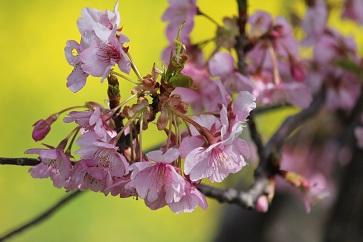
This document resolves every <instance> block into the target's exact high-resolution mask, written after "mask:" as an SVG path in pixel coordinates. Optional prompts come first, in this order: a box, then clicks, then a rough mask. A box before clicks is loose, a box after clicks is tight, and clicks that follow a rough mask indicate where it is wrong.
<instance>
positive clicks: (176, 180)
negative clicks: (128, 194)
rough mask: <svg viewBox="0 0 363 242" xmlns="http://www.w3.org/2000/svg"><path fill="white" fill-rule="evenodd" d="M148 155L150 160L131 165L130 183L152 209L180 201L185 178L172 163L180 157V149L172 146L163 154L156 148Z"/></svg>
mask: <svg viewBox="0 0 363 242" xmlns="http://www.w3.org/2000/svg"><path fill="white" fill-rule="evenodd" d="M146 156H147V157H148V159H149V160H150V162H147V161H146V162H136V163H133V164H132V165H130V167H129V171H131V172H132V173H131V177H130V178H131V183H130V185H131V186H132V187H134V188H135V189H136V191H137V194H138V195H139V196H140V197H141V198H142V199H144V200H145V204H146V205H147V206H148V207H150V208H151V209H158V208H161V207H163V206H165V205H166V204H170V203H172V202H178V201H179V200H180V199H181V198H182V196H183V193H184V186H185V180H184V178H183V177H182V176H181V175H180V174H179V173H178V171H177V169H176V168H175V167H174V166H173V165H172V164H171V163H172V162H173V161H175V160H176V159H177V158H178V157H179V151H178V150H177V149H174V148H172V149H169V150H167V151H166V152H165V153H164V154H163V153H162V151H160V150H155V151H151V152H149V153H147V154H146Z"/></svg>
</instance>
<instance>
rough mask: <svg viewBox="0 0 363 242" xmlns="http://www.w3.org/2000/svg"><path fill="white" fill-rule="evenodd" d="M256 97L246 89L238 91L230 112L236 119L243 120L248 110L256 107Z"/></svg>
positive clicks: (248, 112)
mask: <svg viewBox="0 0 363 242" xmlns="http://www.w3.org/2000/svg"><path fill="white" fill-rule="evenodd" d="M255 101H256V97H255V96H253V95H252V94H251V93H249V92H246V91H241V92H239V93H238V95H237V97H236V98H235V99H234V101H233V106H232V112H233V114H234V115H235V116H236V120H238V121H241V122H244V121H245V120H246V118H247V117H248V115H249V114H250V112H251V111H252V110H253V109H255V108H256V103H255Z"/></svg>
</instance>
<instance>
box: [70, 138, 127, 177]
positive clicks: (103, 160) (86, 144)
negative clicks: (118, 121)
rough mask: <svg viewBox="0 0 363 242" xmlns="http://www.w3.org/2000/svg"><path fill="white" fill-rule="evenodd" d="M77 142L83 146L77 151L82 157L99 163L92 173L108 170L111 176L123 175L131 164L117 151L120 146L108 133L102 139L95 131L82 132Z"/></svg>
mask: <svg viewBox="0 0 363 242" xmlns="http://www.w3.org/2000/svg"><path fill="white" fill-rule="evenodd" d="M76 143H77V144H78V145H79V146H80V147H81V149H79V150H77V151H76V153H77V154H79V155H80V156H81V158H82V159H91V160H92V161H94V162H96V164H97V165H95V166H97V167H96V168H95V169H91V173H92V174H91V175H93V174H94V175H96V173H97V172H101V173H102V174H105V173H104V172H106V173H107V174H108V175H109V176H111V177H122V176H123V175H124V174H125V173H127V168H128V166H129V164H128V162H127V161H126V158H125V157H124V156H123V155H122V154H120V153H119V152H117V150H118V147H117V146H115V145H114V144H113V141H112V140H111V137H110V136H108V135H106V136H104V137H103V139H101V138H100V137H99V136H98V135H97V134H96V133H95V132H93V131H89V132H87V133H84V134H82V135H81V136H80V137H79V138H78V140H77V142H76Z"/></svg>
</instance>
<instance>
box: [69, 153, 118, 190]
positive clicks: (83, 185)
mask: <svg viewBox="0 0 363 242" xmlns="http://www.w3.org/2000/svg"><path fill="white" fill-rule="evenodd" d="M112 181H113V180H112V177H111V176H110V174H109V173H108V172H107V171H106V170H103V169H102V168H101V169H100V166H99V164H98V161H97V160H95V159H82V160H80V161H78V162H77V163H76V164H75V166H74V168H73V172H72V176H71V177H70V179H69V181H68V183H67V185H66V186H65V187H66V188H67V191H71V190H74V189H79V190H81V191H85V190H88V189H90V190H92V191H94V192H100V191H102V192H103V191H104V190H105V189H106V188H107V186H108V185H111V184H112Z"/></svg>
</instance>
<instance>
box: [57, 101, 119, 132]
mask: <svg viewBox="0 0 363 242" xmlns="http://www.w3.org/2000/svg"><path fill="white" fill-rule="evenodd" d="M68 115H69V117H65V118H64V119H63V120H64V122H65V123H70V122H75V123H77V124H78V125H79V126H80V127H82V128H83V129H84V130H86V131H89V130H93V131H94V132H95V133H96V134H97V135H98V136H99V137H100V138H102V137H104V136H105V135H106V134H107V132H112V130H111V128H110V127H109V119H110V118H111V116H112V115H109V114H108V113H107V110H105V111H104V113H103V112H102V110H101V107H96V108H95V109H94V110H87V111H82V112H78V111H72V112H70V113H69V114H68Z"/></svg>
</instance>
